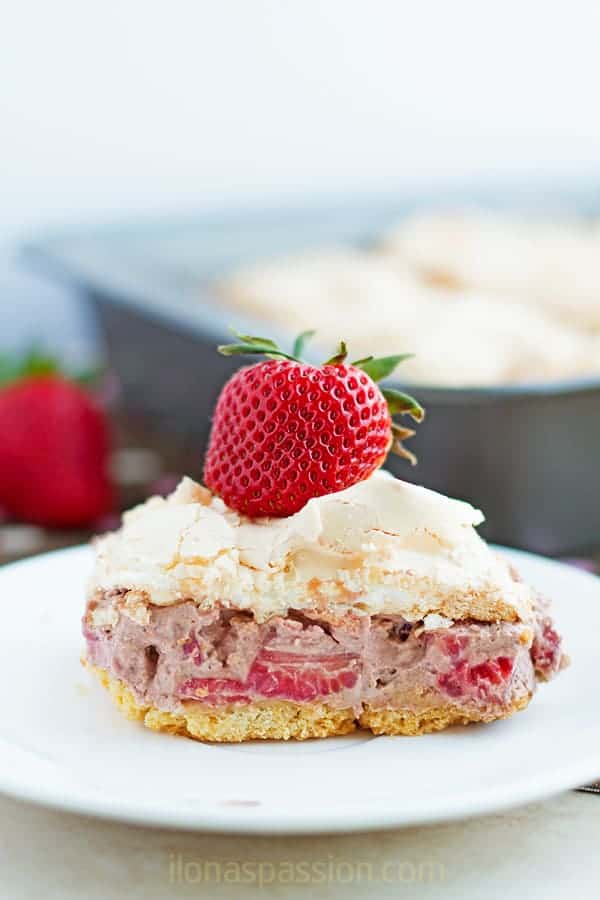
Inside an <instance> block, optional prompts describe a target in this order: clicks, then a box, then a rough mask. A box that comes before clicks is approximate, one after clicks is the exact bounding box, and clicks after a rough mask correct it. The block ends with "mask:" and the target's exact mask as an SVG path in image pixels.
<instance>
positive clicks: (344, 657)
mask: <svg viewBox="0 0 600 900" xmlns="http://www.w3.org/2000/svg"><path fill="white" fill-rule="evenodd" d="M359 671H360V669H359V662H358V659H357V658H356V657H355V656H351V655H348V654H337V655H332V656H310V657H307V656H300V655H299V654H293V653H285V652H278V651H272V650H263V652H262V653H260V654H259V656H258V657H257V658H256V659H255V660H254V662H253V664H252V666H251V668H250V671H249V673H248V676H247V678H246V679H245V681H239V680H234V679H227V678H190V679H188V680H187V681H186V682H184V683H183V684H182V685H181V696H182V698H186V699H192V698H193V699H202V700H203V701H204V702H205V703H210V704H212V705H214V704H222V703H234V702H236V703H237V702H242V701H248V702H250V701H251V700H253V699H256V698H260V697H265V698H270V699H274V698H277V699H280V700H291V701H294V702H302V701H309V700H316V699H317V698H319V697H326V696H328V695H330V694H337V693H340V691H342V690H344V689H351V688H353V687H355V685H356V684H357V682H358V678H359Z"/></svg>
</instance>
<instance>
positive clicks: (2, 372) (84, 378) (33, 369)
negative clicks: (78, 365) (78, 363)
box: [0, 345, 103, 388]
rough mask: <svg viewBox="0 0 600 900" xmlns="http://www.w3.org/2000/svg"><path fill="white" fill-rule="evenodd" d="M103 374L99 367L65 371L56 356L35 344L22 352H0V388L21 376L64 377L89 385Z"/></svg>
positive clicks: (21, 377) (19, 378)
mask: <svg viewBox="0 0 600 900" xmlns="http://www.w3.org/2000/svg"><path fill="white" fill-rule="evenodd" d="M102 374H103V370H102V368H101V367H97V368H90V369H88V370H79V371H77V372H69V371H66V370H65V368H64V367H63V366H62V365H61V363H60V362H59V361H58V360H57V359H56V357H54V356H51V355H50V354H49V353H46V351H45V350H43V349H42V348H40V347H38V346H37V345H33V346H31V347H30V348H29V349H28V350H27V351H26V352H25V353H23V354H12V353H3V354H0V388H4V387H7V386H8V385H10V384H12V383H13V382H15V381H20V380H21V379H23V378H46V377H48V376H56V377H61V376H62V377H64V378H67V379H68V380H69V381H75V382H78V383H79V384H82V385H90V384H93V383H94V382H95V381H97V380H98V379H99V378H100V376H101V375H102Z"/></svg>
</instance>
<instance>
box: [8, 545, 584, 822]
mask: <svg viewBox="0 0 600 900" xmlns="http://www.w3.org/2000/svg"><path fill="white" fill-rule="evenodd" d="M497 549H498V550H500V552H506V553H508V555H509V556H511V557H513V558H514V559H517V560H518V559H519V558H521V559H531V560H533V561H534V564H535V563H537V564H540V563H542V564H543V565H544V566H547V567H549V568H554V567H556V568H559V569H560V570H561V571H563V572H564V571H565V570H566V571H568V572H569V576H570V577H572V578H574V579H575V580H581V581H586V582H588V583H591V582H593V584H594V588H595V589H596V590H597V591H600V579H598V578H597V576H595V575H592V574H590V573H588V572H585V571H582V570H579V569H575V568H573V567H572V566H569V565H568V564H565V563H561V562H558V561H556V560H552V559H547V558H546V557H543V556H539V555H537V554H534V553H528V552H526V551H522V550H517V549H514V548H510V547H497ZM84 555H90V557H91V548H90V547H89V546H88V545H80V546H77V547H69V548H66V549H61V550H54V551H49V552H47V553H43V554H38V555H36V556H32V557H29V558H26V559H23V560H18V561H16V562H13V563H8V564H6V565H4V566H2V567H0V585H1V583H2V579H3V578H5V577H6V576H7V574H8V575H10V574H12V573H14V572H15V571H18V570H21V569H27V568H35V567H38V566H40V565H41V566H43V565H44V563H45V562H47V561H48V560H56V559H57V558H61V559H68V558H69V557H75V558H78V557H83V556H84ZM599 599H600V598H599ZM590 731H591V733H592V734H594V733H597V735H598V746H599V747H600V720H599V721H598V723H597V724H595V725H592V726H591V727H590ZM384 739H387V740H393V738H389V737H388V738H384ZM10 752H13V753H14V752H16V753H18V754H19V755H22V756H26V755H27V754H28V751H27V750H26V749H25V748H23V747H20V746H19V745H18V744H15V743H11V742H10V741H9V740H7V739H6V738H0V763H2V761H3V760H6V758H7V757H8V755H9V753H10ZM599 774H600V750H598V751H596V752H594V751H592V750H590V752H589V753H586V754H584V755H582V756H581V757H578V758H577V760H576V761H574V762H573V761H571V760H569V759H566V760H565V764H564V765H562V766H560V767H558V768H554V769H552V770H551V771H542V772H541V773H539V774H535V773H534V774H532V773H531V771H528V770H525V771H524V773H523V776H521V777H520V778H519V779H518V780H517V781H515V782H513V785H514V788H513V789H512V790H511V791H510V792H508V793H507V791H506V785H504V784H502V785H500V786H499V787H490V788H486V789H485V790H481V789H479V790H478V791H477V793H466V794H464V795H463V796H461V797H460V799H459V798H457V797H456V796H455V797H453V798H452V800H451V801H448V802H447V804H446V806H445V807H444V806H441V807H439V808H434V810H433V811H431V809H430V808H429V806H428V805H427V804H424V805H423V807H422V808H420V809H418V810H417V809H412V808H411V809H409V811H408V816H407V813H406V811H404V810H403V809H402V807H401V806H400V805H399V804H398V800H397V799H396V800H395V801H394V803H393V804H389V805H385V806H384V807H382V806H381V804H380V803H378V806H377V808H376V809H373V808H368V807H367V806H366V805H364V806H361V804H360V800H358V801H357V803H356V804H355V805H354V807H353V808H352V810H347V809H342V810H338V811H336V812H326V813H324V812H323V811H322V810H318V811H317V812H313V811H311V810H308V811H307V810H303V811H301V812H299V813H294V812H293V810H291V811H290V810H287V811H286V812H285V813H284V814H282V813H281V811H279V810H274V811H268V810H266V811H261V809H260V807H251V808H241V807H235V806H228V807H225V806H224V807H223V809H217V810H215V809H208V810H204V811H202V810H200V811H196V810H192V809H189V808H187V807H181V808H177V807H176V806H174V807H172V808H168V807H165V805H164V799H163V800H159V801H158V802H152V801H150V802H149V803H142V804H140V803H139V802H137V801H136V802H132V801H127V800H125V801H124V800H120V799H118V798H116V797H101V796H99V797H95V796H90V794H88V793H86V792H85V789H84V791H83V792H82V793H80V794H73V795H70V796H68V795H66V794H65V793H64V792H63V791H62V790H61V788H60V785H58V786H56V785H53V784H49V783H47V782H45V781H40V782H38V783H33V782H29V783H27V782H25V781H24V779H23V778H22V777H17V776H15V777H12V776H11V771H10V768H9V767H8V766H6V765H0V794H3V795H5V796H8V797H11V798H13V799H15V800H20V801H25V802H28V803H33V804H35V805H39V806H42V807H46V808H48V809H53V810H59V811H63V812H68V813H73V814H78V815H83V816H88V817H91V818H96V819H101V820H104V821H118V822H123V823H127V824H131V825H139V826H148V827H160V828H165V829H170V830H177V829H180V830H192V831H197V832H204V833H221V834H225V833H227V834H247V835H274V834H277V835H290V836H291V835H306V834H343V833H355V832H366V831H378V830H389V829H394V828H395V829H398V828H405V827H412V826H422V825H433V824H437V823H443V822H450V821H458V820H461V819H466V818H471V817H479V816H485V815H494V814H498V813H502V812H505V811H507V810H510V809H514V808H516V807H519V806H523V805H525V804H528V803H532V802H535V801H540V800H543V799H546V798H550V797H552V796H554V795H556V794H558V793H561V792H562V791H564V790H569V789H573V788H576V787H578V786H580V785H582V784H585V783H586V782H590V781H595V780H597V779H598V776H599ZM92 794H93V790H92Z"/></svg>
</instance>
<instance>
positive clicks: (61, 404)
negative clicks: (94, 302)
mask: <svg viewBox="0 0 600 900" xmlns="http://www.w3.org/2000/svg"><path fill="white" fill-rule="evenodd" d="M109 453H110V440H109V429H108V422H107V418H106V416H105V414H104V412H103V410H102V409H101V408H100V406H99V405H98V404H97V402H96V401H95V400H94V398H93V396H92V394H91V393H90V391H89V390H88V389H86V388H85V387H84V386H82V385H81V384H79V383H77V382H76V381H75V380H72V379H69V378H67V377H66V376H65V375H63V374H61V373H60V371H59V370H58V367H57V366H56V364H55V363H54V362H53V361H52V360H51V359H50V358H47V357H45V356H43V355H41V354H39V353H36V352H33V353H31V354H29V355H28V357H27V358H26V359H24V360H23V361H21V362H19V363H14V362H12V361H7V360H0V507H1V508H2V509H3V510H4V512H5V513H6V514H8V515H9V516H10V517H12V518H15V519H19V520H21V521H24V522H31V523H34V524H37V525H47V526H55V527H61V528H71V527H79V526H84V525H89V524H91V523H93V522H94V521H95V520H98V519H99V518H100V517H102V516H104V515H106V514H107V513H109V512H110V511H111V509H112V508H113V503H114V489H113V485H112V481H111V477H110V473H109Z"/></svg>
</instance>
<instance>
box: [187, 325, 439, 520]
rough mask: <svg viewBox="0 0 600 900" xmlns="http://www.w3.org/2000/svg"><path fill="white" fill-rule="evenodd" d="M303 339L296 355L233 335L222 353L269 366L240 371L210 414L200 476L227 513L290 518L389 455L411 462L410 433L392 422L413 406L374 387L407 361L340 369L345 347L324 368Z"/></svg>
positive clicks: (417, 415) (416, 412) (418, 414)
mask: <svg viewBox="0 0 600 900" xmlns="http://www.w3.org/2000/svg"><path fill="white" fill-rule="evenodd" d="M310 334H312V332H305V333H304V334H302V335H300V337H299V338H298V340H297V341H296V343H295V345H294V351H293V355H289V354H286V353H284V352H283V351H282V350H280V349H279V347H277V345H276V344H275V343H274V342H273V341H270V340H268V339H265V338H255V337H251V336H248V335H238V337H239V339H240V343H239V344H230V345H226V346H223V347H219V350H220V352H221V353H224V354H225V355H233V354H238V353H239V354H245V353H251V354H263V355H266V356H268V357H270V358H269V359H268V360H267V361H265V362H261V363H258V364H256V365H254V366H249V367H246V368H243V369H240V371H239V372H236V374H235V375H234V376H233V377H232V378H231V379H230V380H229V381H228V382H227V384H226V385H225V386H224V388H223V390H222V391H221V394H220V396H219V399H218V401H217V406H216V409H215V414H214V418H213V424H212V430H211V435H210V441H209V446H208V451H207V454H206V461H205V466H204V479H205V482H206V484H207V486H208V487H209V488H210V489H211V490H212V491H213V492H214V493H216V494H218V495H219V496H220V497H221V498H222V499H223V500H224V501H225V503H226V504H227V505H228V506H229V507H231V508H232V509H235V510H237V511H238V512H241V513H243V514H245V515H247V516H251V517H258V516H289V515H291V514H292V513H295V512H297V511H298V510H299V509H301V508H302V507H303V506H304V505H305V503H306V502H307V501H308V500H310V499H311V497H319V496H321V495H323V494H330V493H333V492H334V491H341V490H343V489H344V488H348V487H350V486H351V485H353V484H356V483H357V482H359V481H362V480H364V479H365V478H368V477H369V475H371V474H372V472H374V471H375V469H377V468H378V467H379V466H381V464H382V463H383V461H384V460H385V457H386V455H387V453H388V451H389V450H390V449H394V450H395V451H396V452H398V453H400V454H401V455H403V456H405V457H407V458H408V459H410V460H411V462H414V461H415V460H414V457H413V456H412V454H410V453H409V452H408V451H407V450H405V448H404V447H403V446H402V439H403V438H406V437H410V436H411V435H412V434H413V433H414V432H412V431H411V430H410V429H407V428H401V427H400V426H399V425H396V424H394V423H393V422H392V418H391V416H392V415H393V414H394V413H396V412H398V413H408V414H409V415H411V416H412V417H413V418H414V419H415V420H416V421H421V419H422V418H423V410H422V408H421V407H420V406H419V404H418V403H417V402H416V401H415V400H413V399H412V397H408V396H407V395H406V394H402V393H401V392H400V391H396V390H392V389H383V390H380V388H379V387H378V386H377V384H376V381H378V380H379V379H381V378H384V377H385V376H386V375H389V374H390V373H391V372H392V371H393V370H394V369H395V368H396V366H397V365H398V363H400V362H401V361H402V360H403V359H406V355H404V356H389V357H385V358H383V359H373V357H368V358H367V359H362V360H357V361H356V362H354V363H352V364H347V363H346V361H345V360H346V355H347V351H346V346H345V344H344V343H343V342H342V343H341V344H340V349H339V351H338V353H337V354H336V355H335V356H334V357H333V358H332V359H330V360H328V362H326V363H324V364H323V365H322V366H313V365H309V364H308V363H304V362H302V361H301V360H300V359H299V357H300V354H301V353H302V349H303V344H304V341H305V339H306V338H307V337H308V336H309V335H310Z"/></svg>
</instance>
